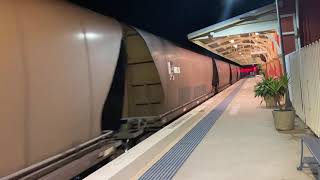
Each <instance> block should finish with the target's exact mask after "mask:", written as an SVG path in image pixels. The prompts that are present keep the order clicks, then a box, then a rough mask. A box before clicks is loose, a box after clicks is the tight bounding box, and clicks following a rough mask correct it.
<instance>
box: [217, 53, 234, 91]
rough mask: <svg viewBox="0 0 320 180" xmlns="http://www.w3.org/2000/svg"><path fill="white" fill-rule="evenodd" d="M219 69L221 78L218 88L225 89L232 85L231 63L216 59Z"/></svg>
mask: <svg viewBox="0 0 320 180" xmlns="http://www.w3.org/2000/svg"><path fill="white" fill-rule="evenodd" d="M215 63H216V67H217V71H218V78H219V84H218V90H219V91H222V90H223V89H225V88H227V87H228V86H230V78H231V73H230V65H229V63H226V62H224V61H221V60H217V59H215Z"/></svg>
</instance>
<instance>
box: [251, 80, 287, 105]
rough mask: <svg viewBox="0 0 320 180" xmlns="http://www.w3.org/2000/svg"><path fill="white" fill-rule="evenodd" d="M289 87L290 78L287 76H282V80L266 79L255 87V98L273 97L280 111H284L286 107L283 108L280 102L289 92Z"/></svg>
mask: <svg viewBox="0 0 320 180" xmlns="http://www.w3.org/2000/svg"><path fill="white" fill-rule="evenodd" d="M288 85H289V78H288V77H287V76H281V77H280V78H273V77H269V78H264V79H263V80H262V81H261V82H258V83H257V85H256V86H255V89H254V92H255V97H263V98H267V97H273V98H274V99H275V101H276V102H277V104H278V105H279V107H280V109H282V108H284V107H282V105H281V104H280V101H281V98H282V97H284V95H285V94H286V92H287V91H288Z"/></svg>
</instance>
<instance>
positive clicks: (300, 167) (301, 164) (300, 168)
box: [297, 139, 304, 171]
mask: <svg viewBox="0 0 320 180" xmlns="http://www.w3.org/2000/svg"><path fill="white" fill-rule="evenodd" d="M300 155H301V156H300V165H299V167H298V168H297V169H298V170H299V171H302V169H303V166H304V163H303V139H301V154H300Z"/></svg>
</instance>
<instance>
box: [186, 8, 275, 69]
mask: <svg viewBox="0 0 320 180" xmlns="http://www.w3.org/2000/svg"><path fill="white" fill-rule="evenodd" d="M188 39H189V40H190V41H191V42H193V43H195V44H197V45H199V46H201V47H203V48H206V49H208V50H209V51H211V52H213V53H215V54H218V55H220V56H222V57H225V58H227V59H229V60H231V61H234V62H236V63H238V64H240V65H252V64H262V63H266V62H268V61H271V60H272V59H274V58H277V57H279V54H280V53H279V52H281V51H280V48H279V37H278V20H277V13H276V5H275V4H271V5H268V6H265V7H262V8H259V9H256V10H253V11H250V12H248V13H245V14H242V15H239V16H236V17H234V18H231V19H228V20H226V21H223V22H220V23H218V24H214V25H212V26H209V27H206V28H204V29H200V30H198V31H195V32H193V33H190V34H188Z"/></svg>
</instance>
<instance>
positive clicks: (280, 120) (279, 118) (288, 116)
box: [272, 110, 296, 131]
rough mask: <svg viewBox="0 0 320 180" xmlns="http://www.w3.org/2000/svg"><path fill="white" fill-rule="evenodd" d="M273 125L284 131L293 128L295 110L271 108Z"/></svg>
mask: <svg viewBox="0 0 320 180" xmlns="http://www.w3.org/2000/svg"><path fill="white" fill-rule="evenodd" d="M272 115H273V119H274V125H275V127H276V129H277V130H280V131H285V130H292V129H293V128H294V119H295V117H296V112H295V111H294V110H273V111H272Z"/></svg>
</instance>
